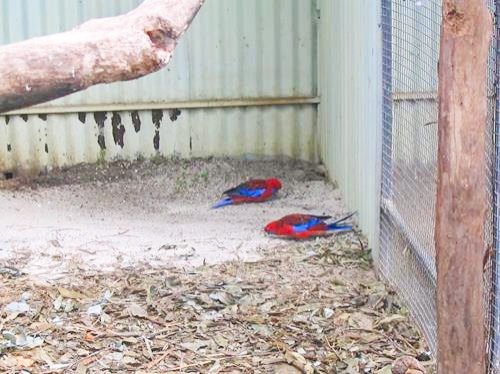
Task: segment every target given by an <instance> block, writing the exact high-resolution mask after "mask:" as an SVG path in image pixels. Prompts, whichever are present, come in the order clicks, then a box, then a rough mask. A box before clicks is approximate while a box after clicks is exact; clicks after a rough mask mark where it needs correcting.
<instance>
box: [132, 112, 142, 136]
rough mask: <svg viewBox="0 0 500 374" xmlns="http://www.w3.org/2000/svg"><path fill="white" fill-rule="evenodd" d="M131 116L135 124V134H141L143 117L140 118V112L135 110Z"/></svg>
mask: <svg viewBox="0 0 500 374" xmlns="http://www.w3.org/2000/svg"><path fill="white" fill-rule="evenodd" d="M130 116H131V117H132V123H133V124H134V130H135V132H139V131H140V130H141V117H139V112H138V111H137V110H134V111H133V112H132V113H130Z"/></svg>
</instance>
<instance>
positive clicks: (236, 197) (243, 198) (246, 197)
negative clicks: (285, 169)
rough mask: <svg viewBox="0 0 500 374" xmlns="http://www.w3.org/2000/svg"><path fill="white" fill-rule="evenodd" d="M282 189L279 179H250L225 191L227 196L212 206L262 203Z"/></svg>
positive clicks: (224, 193)
mask: <svg viewBox="0 0 500 374" xmlns="http://www.w3.org/2000/svg"><path fill="white" fill-rule="evenodd" d="M280 189H281V182H280V180H279V179H276V178H270V179H250V180H249V181H246V182H244V183H241V184H240V185H238V186H236V187H233V188H230V189H229V190H227V191H224V192H223V193H222V194H223V195H226V197H224V198H223V199H221V200H219V201H218V202H216V203H215V204H214V205H213V206H212V208H220V207H222V206H226V205H232V204H242V203H260V202H262V201H266V200H269V199H271V198H273V197H274V196H275V195H276V193H277V192H278V191H279V190H280Z"/></svg>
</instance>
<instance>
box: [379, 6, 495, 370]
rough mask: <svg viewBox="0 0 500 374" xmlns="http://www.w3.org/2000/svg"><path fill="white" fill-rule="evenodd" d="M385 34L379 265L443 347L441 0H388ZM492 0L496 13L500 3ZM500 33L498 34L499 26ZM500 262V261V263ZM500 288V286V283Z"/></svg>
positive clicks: (491, 306) (490, 312)
mask: <svg viewBox="0 0 500 374" xmlns="http://www.w3.org/2000/svg"><path fill="white" fill-rule="evenodd" d="M381 1H382V35H383V62H382V64H383V71H382V74H383V94H384V97H383V146H382V199H381V242H380V256H379V259H378V261H379V264H378V265H379V269H380V271H381V272H382V274H383V275H384V276H385V277H386V278H387V280H388V281H389V282H390V283H391V284H392V285H393V286H394V287H395V288H396V289H397V290H398V292H399V293H400V294H401V295H402V297H403V298H404V300H405V302H406V304H407V305H408V307H409V308H410V310H411V312H412V315H413V317H414V318H415V320H416V322H417V323H418V324H419V325H420V328H421V330H422V332H423V334H424V336H425V338H426V340H427V342H428V344H429V346H430V349H431V351H432V353H434V354H435V353H436V350H437V347H436V328H437V325H436V304H435V293H436V266H435V249H434V225H435V211H434V205H435V201H436V179H437V153H438V152H437V114H438V113H437V86H438V58H439V39H440V27H441V6H442V2H441V0H381ZM497 2H498V3H500V1H495V0H488V5H489V7H490V9H491V11H492V12H493V13H495V10H496V9H495V8H498V9H500V5H498V4H496V3H497ZM496 13H498V12H496ZM497 34H498V33H497ZM499 50H500V43H499V41H498V38H497V37H495V38H494V40H493V42H492V45H491V49H490V56H489V65H488V126H487V133H486V134H484V136H486V140H487V141H486V144H487V165H486V168H487V171H488V172H487V175H488V183H487V188H488V192H489V197H490V198H489V202H490V203H489V209H488V217H489V219H488V223H487V225H486V227H485V250H487V251H488V252H487V253H496V251H493V249H494V248H495V247H496V245H495V244H496V243H497V235H496V231H497V228H498V225H497V224H496V222H497V220H496V216H497V214H496V211H497V208H496V207H497V205H496V192H495V191H498V189H496V188H495V186H497V185H499V186H500V184H499V182H498V179H499V177H498V176H497V173H496V171H497V170H500V162H499V161H498V158H497V157H496V154H498V152H497V149H500V148H499V147H498V144H496V142H495V139H496V133H498V130H499V127H498V126H495V122H496V120H495V119H496V118H498V115H496V113H498V111H499V106H498V103H497V97H498V95H497V92H496V90H497V85H496V82H497V79H496V78H497V72H498V71H499V70H498V69H497V58H496V57H497V54H498V52H499ZM497 264H498V262H497V261H495V258H494V256H489V257H486V263H485V270H484V281H485V294H484V302H485V304H486V311H487V315H486V316H485V325H486V331H487V332H488V353H489V356H490V358H491V360H490V362H491V367H492V371H493V372H499V373H500V365H498V362H499V360H500V346H499V345H498V344H497V341H500V318H499V314H500V309H499V307H500V301H498V300H497V298H496V297H495V295H496V292H497V287H496V284H497V280H496V279H497V276H498V280H499V281H500V272H497V271H496V270H497V269H496V268H495V267H496V266H497ZM499 269H500V267H499ZM499 291H500V290H499Z"/></svg>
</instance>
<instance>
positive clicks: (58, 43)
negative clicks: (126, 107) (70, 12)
mask: <svg viewBox="0 0 500 374" xmlns="http://www.w3.org/2000/svg"><path fill="white" fill-rule="evenodd" d="M203 1H204V0H145V1H144V2H143V3H142V4H141V5H139V6H138V7H137V8H136V9H134V10H132V11H131V12H129V13H127V14H124V15H121V16H116V17H110V18H100V19H94V20H90V21H88V22H85V23H84V24H82V25H80V26H78V27H76V28H74V29H73V30H70V31H67V32H63V33H60V34H54V35H48V36H43V37H39V38H33V39H29V40H26V41H23V42H20V43H14V44H8V45H5V46H0V72H1V74H0V113H1V112H6V111H10V110H14V109H19V108H23V107H27V106H31V105H33V104H38V103H42V102H45V101H49V100H52V99H56V98H58V97H62V96H65V95H68V94H71V93H74V92H77V91H81V90H84V89H86V88H88V87H90V86H93V85H95V84H99V83H110V82H115V81H124V80H130V79H135V78H138V77H141V76H143V75H146V74H149V73H152V72H154V71H157V70H159V69H161V68H162V67H164V66H165V65H167V63H168V61H169V60H170V57H171V56H172V53H173V51H174V48H175V46H176V45H177V41H178V40H179V38H180V37H181V36H182V34H183V33H184V32H185V31H186V29H187V28H188V27H189V25H190V24H191V21H192V20H193V18H194V16H195V15H196V13H197V12H198V10H199V9H200V7H201V5H202V4H203Z"/></svg>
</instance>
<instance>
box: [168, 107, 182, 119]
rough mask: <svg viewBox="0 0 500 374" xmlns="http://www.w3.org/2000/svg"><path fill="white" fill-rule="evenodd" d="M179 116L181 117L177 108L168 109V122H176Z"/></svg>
mask: <svg viewBox="0 0 500 374" xmlns="http://www.w3.org/2000/svg"><path fill="white" fill-rule="evenodd" d="M180 115H181V111H180V110H179V109H177V108H175V109H170V110H169V111H168V116H169V118H170V121H172V122H174V121H177V117H179V116H180Z"/></svg>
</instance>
